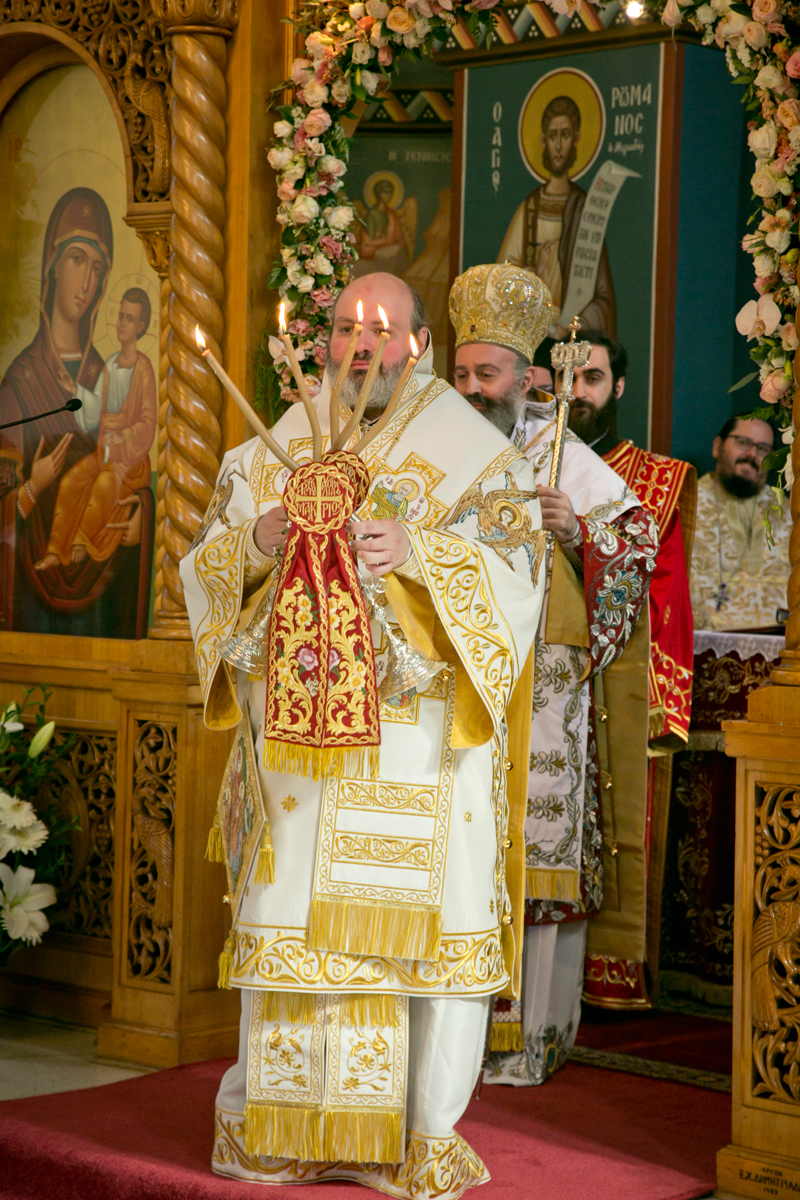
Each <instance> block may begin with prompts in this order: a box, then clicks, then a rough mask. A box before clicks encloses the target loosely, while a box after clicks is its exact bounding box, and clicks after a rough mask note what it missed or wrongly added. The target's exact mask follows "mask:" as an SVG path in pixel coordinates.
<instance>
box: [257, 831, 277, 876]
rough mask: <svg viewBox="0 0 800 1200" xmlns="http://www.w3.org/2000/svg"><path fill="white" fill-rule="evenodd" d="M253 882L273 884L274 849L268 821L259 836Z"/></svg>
mask: <svg viewBox="0 0 800 1200" xmlns="http://www.w3.org/2000/svg"><path fill="white" fill-rule="evenodd" d="M255 881H256V883H274V882H275V849H274V847H273V845H272V830H271V829H270V827H269V821H267V822H265V824H264V830H263V832H262V834H261V845H260V846H259V849H258V861H257V863H256V876H255Z"/></svg>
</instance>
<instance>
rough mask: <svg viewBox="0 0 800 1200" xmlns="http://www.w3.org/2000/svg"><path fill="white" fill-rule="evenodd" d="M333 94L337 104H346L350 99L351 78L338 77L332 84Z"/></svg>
mask: <svg viewBox="0 0 800 1200" xmlns="http://www.w3.org/2000/svg"><path fill="white" fill-rule="evenodd" d="M331 96H332V98H333V99H334V100H335V101H336V103H337V104H346V103H347V101H348V100H349V99H350V81H349V79H337V80H336V81H335V82H334V83H332V84H331Z"/></svg>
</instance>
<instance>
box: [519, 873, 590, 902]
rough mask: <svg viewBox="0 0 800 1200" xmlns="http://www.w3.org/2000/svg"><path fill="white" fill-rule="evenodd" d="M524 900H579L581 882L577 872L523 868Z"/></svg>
mask: <svg viewBox="0 0 800 1200" xmlns="http://www.w3.org/2000/svg"><path fill="white" fill-rule="evenodd" d="M525 898H526V900H580V898H581V880H580V875H579V873H578V872H577V871H549V870H546V869H545V868H544V867H526V868H525Z"/></svg>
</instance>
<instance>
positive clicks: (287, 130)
mask: <svg viewBox="0 0 800 1200" xmlns="http://www.w3.org/2000/svg"><path fill="white" fill-rule="evenodd" d="M272 129H273V133H274V134H275V137H278V138H287V137H291V136H292V134H293V133H294V125H293V124H292V122H291V121H276V122H275V124H274V125H273V127H272Z"/></svg>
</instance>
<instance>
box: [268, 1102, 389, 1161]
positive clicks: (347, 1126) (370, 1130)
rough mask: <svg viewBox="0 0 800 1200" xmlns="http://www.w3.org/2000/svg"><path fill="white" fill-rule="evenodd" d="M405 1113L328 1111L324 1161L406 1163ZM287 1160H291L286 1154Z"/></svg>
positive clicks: (338, 1109)
mask: <svg viewBox="0 0 800 1200" xmlns="http://www.w3.org/2000/svg"><path fill="white" fill-rule="evenodd" d="M404 1133H405V1113H404V1112H403V1111H402V1109H401V1110H400V1111H399V1112H398V1111H397V1110H392V1111H390V1112H375V1110H374V1109H373V1110H371V1111H370V1110H367V1111H364V1109H354V1108H326V1109H325V1154H324V1159H325V1162H360V1163H367V1162H369V1163H400V1162H405V1157H406V1148H405V1140H406V1139H405V1136H404ZM287 1157H289V1156H288V1155H287Z"/></svg>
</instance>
